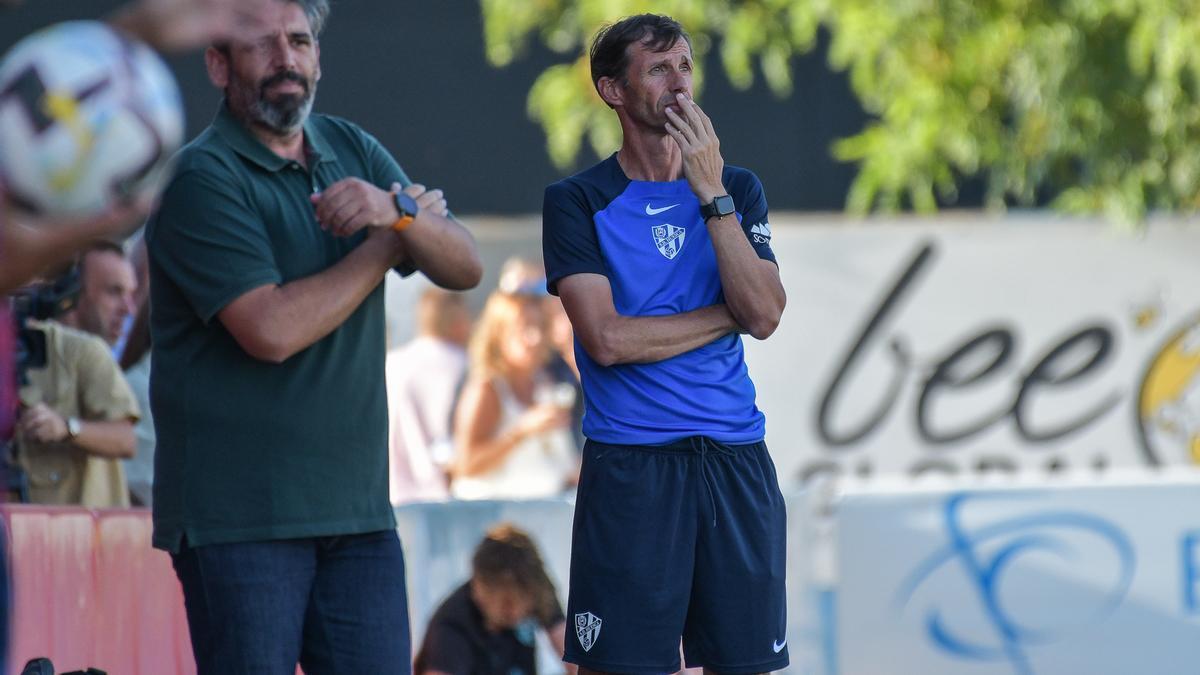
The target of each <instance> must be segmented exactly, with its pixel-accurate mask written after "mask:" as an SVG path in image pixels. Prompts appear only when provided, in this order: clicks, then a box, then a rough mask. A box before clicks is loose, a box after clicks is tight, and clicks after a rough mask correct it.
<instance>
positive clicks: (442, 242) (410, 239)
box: [400, 212, 483, 290]
mask: <svg viewBox="0 0 1200 675" xmlns="http://www.w3.org/2000/svg"><path fill="white" fill-rule="evenodd" d="M400 236H401V239H402V240H403V241H404V248H405V251H406V253H407V255H408V258H409V259H410V260H411V261H412V263H413V265H414V266H416V268H417V269H419V270H421V272H422V273H423V274H424V275H425V276H427V277H429V280H430V281H432V282H433V283H435V284H437V285H438V286H441V287H442V288H448V289H451V290H467V289H470V288H474V287H475V286H477V285H478V284H479V280H480V278H481V277H482V276H483V263H482V262H481V261H480V258H479V250H478V248H477V247H476V245H475V238H474V237H472V236H471V233H470V232H468V231H467V229H466V228H465V227H463V226H462V224H460V223H459V222H458V221H456V220H454V219H453V218H452V217H448V216H441V215H437V214H435V213H425V212H422V213H421V214H420V217H419V218H418V219H417V220H416V221H414V222H413V224H412V225H411V226H409V228H408V229H406V230H404V232H402V233H401V235H400Z"/></svg>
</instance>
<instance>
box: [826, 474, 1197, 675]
mask: <svg viewBox="0 0 1200 675" xmlns="http://www.w3.org/2000/svg"><path fill="white" fill-rule="evenodd" d="M1197 503H1200V481H1198V480H1197V479H1196V478H1195V477H1181V478H1163V477H1158V478H1153V479H1147V480H1138V481H1126V482H1111V481H1109V482H1105V483H1104V484H1084V483H1078V484H1054V485H1047V486H1044V487H1028V488H994V489H992V488H988V489H976V490H971V491H958V490H919V491H914V490H908V489H897V490H890V491H889V490H886V489H885V490H879V489H876V490H872V491H869V492H868V491H853V490H852V491H849V492H848V493H847V494H846V495H845V496H844V497H843V498H842V499H841V500H840V502H839V503H838V505H837V516H836V530H837V547H836V550H837V579H836V591H835V595H836V603H835V604H836V609H835V610H834V616H835V619H834V625H835V628H834V629H833V633H834V634H835V636H836V637H835V639H834V640H833V642H835V643H836V656H835V657H834V658H832V659H827V662H830V663H835V664H836V670H826V671H822V672H826V673H830V674H831V673H833V672H837V673H840V675H885V674H906V675H907V674H915V673H920V674H921V675H1075V674H1080V675H1082V674H1084V673H1086V674H1087V675H1131V674H1133V673H1154V674H1155V675H1172V674H1178V675H1183V674H1185V673H1194V672H1196V670H1197V664H1198V663H1200V513H1198V512H1197V509H1196V504H1197ZM814 672H816V671H814Z"/></svg>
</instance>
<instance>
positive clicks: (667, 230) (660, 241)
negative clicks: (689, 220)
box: [650, 223, 687, 260]
mask: <svg viewBox="0 0 1200 675" xmlns="http://www.w3.org/2000/svg"><path fill="white" fill-rule="evenodd" d="M650 231H651V233H653V234H654V245H655V246H657V247H658V252H659V253H661V254H663V257H665V258H666V259H667V260H674V259H675V256H677V255H679V251H680V250H681V249H682V248H683V235H685V234H687V230H686V228H682V227H675V226H674V225H671V224H669V223H663V224H662V225H655V226H654V227H651V228H650Z"/></svg>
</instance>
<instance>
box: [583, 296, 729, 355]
mask: <svg viewBox="0 0 1200 675" xmlns="http://www.w3.org/2000/svg"><path fill="white" fill-rule="evenodd" d="M738 330H739V326H738V324H737V322H736V321H734V319H733V315H732V314H730V312H729V309H728V308H727V307H726V306H725V305H711V306H709V307H702V308H700V309H697V310H693V311H691V312H684V313H682V314H672V315H668V316H635V317H629V316H621V315H614V316H613V317H612V318H611V319H609V320H608V321H607V322H606V323H605V324H604V325H603V326H601V327H600V330H599V331H598V333H599V335H598V336H597V340H596V341H597V342H598V344H595V345H593V347H594V351H595V353H593V350H592V349H589V350H588V355H589V356H591V357H592V360H594V361H596V362H597V363H599V364H600V365H602V366H611V365H619V364H623V363H654V362H656V361H663V360H666V359H669V358H671V357H673V356H678V355H680V354H683V353H684V352H689V351H691V350H693V349H696V348H697V347H703V346H704V345H706V344H708V343H710V342H712V341H713V340H716V339H717V338H720V337H722V336H725V335H728V334H730V333H735V332H738ZM587 346H588V345H586V344H585V345H584V347H585V348H587Z"/></svg>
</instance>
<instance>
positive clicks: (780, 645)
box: [771, 638, 787, 654]
mask: <svg viewBox="0 0 1200 675" xmlns="http://www.w3.org/2000/svg"><path fill="white" fill-rule="evenodd" d="M786 646H787V639H786V638H785V639H784V641H783V642H775V643H773V644H772V645H771V649H774V650H775V653H776V654H778V653H779V652H781V651H783V648H784V647H786Z"/></svg>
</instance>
